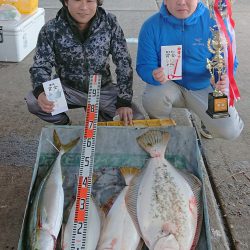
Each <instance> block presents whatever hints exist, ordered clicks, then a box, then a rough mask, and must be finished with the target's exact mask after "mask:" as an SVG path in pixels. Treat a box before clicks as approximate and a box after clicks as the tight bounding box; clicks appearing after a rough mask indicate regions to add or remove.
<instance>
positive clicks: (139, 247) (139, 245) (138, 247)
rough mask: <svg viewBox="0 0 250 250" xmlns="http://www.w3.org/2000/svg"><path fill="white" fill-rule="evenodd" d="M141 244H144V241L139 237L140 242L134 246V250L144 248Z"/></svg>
mask: <svg viewBox="0 0 250 250" xmlns="http://www.w3.org/2000/svg"><path fill="white" fill-rule="evenodd" d="M143 245H144V241H143V239H142V238H141V239H140V242H139V244H138V246H137V248H136V250H142V249H144V248H143Z"/></svg>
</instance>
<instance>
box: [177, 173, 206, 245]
mask: <svg viewBox="0 0 250 250" xmlns="http://www.w3.org/2000/svg"><path fill="white" fill-rule="evenodd" d="M179 171H180V172H181V174H182V176H183V177H184V178H185V180H186V181H187V182H188V184H189V185H190V187H191V189H192V191H193V193H194V197H195V200H196V205H197V214H198V215H197V226H196V231H195V235H194V240H193V244H192V249H195V247H196V245H197V243H198V241H199V238H200V232H201V227H202V222H203V202H202V183H201V181H200V180H199V178H198V177H197V176H195V175H194V174H192V173H190V172H187V171H181V170H179Z"/></svg>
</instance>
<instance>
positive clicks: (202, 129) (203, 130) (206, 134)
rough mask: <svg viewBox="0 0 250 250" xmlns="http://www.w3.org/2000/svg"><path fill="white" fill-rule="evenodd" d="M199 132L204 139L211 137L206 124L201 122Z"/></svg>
mask: <svg viewBox="0 0 250 250" xmlns="http://www.w3.org/2000/svg"><path fill="white" fill-rule="evenodd" d="M200 134H201V135H202V136H203V137H204V138H206V139H212V138H213V136H212V135H211V134H210V132H209V131H208V130H207V128H206V126H205V125H204V124H203V122H201V127H200Z"/></svg>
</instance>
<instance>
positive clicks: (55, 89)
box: [43, 78, 68, 115]
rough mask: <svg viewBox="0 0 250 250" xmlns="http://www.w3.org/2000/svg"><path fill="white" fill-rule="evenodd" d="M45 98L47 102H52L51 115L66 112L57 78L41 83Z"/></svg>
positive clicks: (66, 108) (64, 100)
mask: <svg viewBox="0 0 250 250" xmlns="http://www.w3.org/2000/svg"><path fill="white" fill-rule="evenodd" d="M43 88H44V92H45V95H46V97H47V98H48V100H49V101H52V102H54V105H55V106H54V110H53V111H52V112H51V114H52V115H57V114H60V113H62V112H65V111H67V110H68V105H67V102H66V98H65V95H64V92H63V88H62V84H61V81H60V79H59V78H56V79H53V80H51V81H47V82H44V83H43Z"/></svg>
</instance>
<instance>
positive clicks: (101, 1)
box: [60, 0, 103, 6]
mask: <svg viewBox="0 0 250 250" xmlns="http://www.w3.org/2000/svg"><path fill="white" fill-rule="evenodd" d="M96 1H97V5H98V6H101V5H102V4H103V0H96ZM60 2H61V3H62V4H63V5H65V4H64V2H65V0H60Z"/></svg>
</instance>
